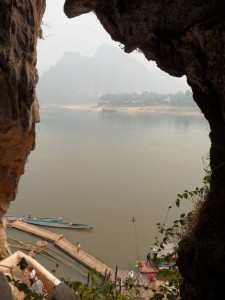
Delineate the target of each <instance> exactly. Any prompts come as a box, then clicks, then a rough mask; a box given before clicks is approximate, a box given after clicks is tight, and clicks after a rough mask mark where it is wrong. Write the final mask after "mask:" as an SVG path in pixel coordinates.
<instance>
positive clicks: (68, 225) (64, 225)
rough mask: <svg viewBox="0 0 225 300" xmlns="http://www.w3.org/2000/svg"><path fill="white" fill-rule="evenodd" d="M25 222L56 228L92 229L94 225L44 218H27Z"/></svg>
mask: <svg viewBox="0 0 225 300" xmlns="http://www.w3.org/2000/svg"><path fill="white" fill-rule="evenodd" d="M24 222H26V223H29V224H34V225H40V226H47V227H55V228H66V229H92V228H93V226H92V225H90V224H79V223H72V222H71V223H69V222H49V221H44V220H34V219H32V220H31V219H27V220H25V221H24Z"/></svg>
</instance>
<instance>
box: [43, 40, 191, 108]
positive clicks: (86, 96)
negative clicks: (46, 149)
mask: <svg viewBox="0 0 225 300" xmlns="http://www.w3.org/2000/svg"><path fill="white" fill-rule="evenodd" d="M140 55H141V54H140ZM74 70H75V71H74ZM157 73H160V75H159V74H157ZM176 89H177V90H176ZM187 89H188V88H187V85H186V83H185V82H184V81H183V80H180V81H179V82H178V79H176V78H173V77H170V76H169V75H168V74H166V73H164V72H159V71H152V72H150V71H149V70H148V69H147V68H146V67H145V66H144V65H143V64H141V63H140V62H139V61H137V60H136V59H135V58H133V57H132V56H131V55H127V54H125V53H124V52H123V51H122V50H121V51H120V50H119V49H117V48H116V47H114V46H111V45H108V44H104V45H102V46H100V47H99V48H98V49H97V51H96V53H95V55H94V56H93V57H86V56H82V55H81V54H80V53H79V52H64V54H63V57H62V59H61V60H60V61H58V62H57V63H56V64H55V65H54V66H51V67H50V68H49V70H48V71H46V72H44V73H43V75H42V76H41V78H40V80H39V83H38V85H37V95H38V98H39V101H40V103H41V104H80V103H93V102H97V101H98V100H99V97H100V96H101V95H103V94H106V93H114V94H116V93H118V94H119V93H131V92H136V93H142V92H143V91H148V92H151V91H152V92H158V93H168V92H173V91H174V92H176V91H179V90H181V91H185V90H187Z"/></svg>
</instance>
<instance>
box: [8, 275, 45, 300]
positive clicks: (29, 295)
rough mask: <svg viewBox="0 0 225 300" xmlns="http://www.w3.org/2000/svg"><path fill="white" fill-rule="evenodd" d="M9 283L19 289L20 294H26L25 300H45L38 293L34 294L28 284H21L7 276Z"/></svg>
mask: <svg viewBox="0 0 225 300" xmlns="http://www.w3.org/2000/svg"><path fill="white" fill-rule="evenodd" d="M6 278H7V280H8V282H9V283H11V284H12V285H14V286H15V287H17V288H18V290H19V291H20V292H24V294H25V297H24V300H43V299H44V298H43V296H42V295H39V294H37V293H33V292H32V291H31V289H30V288H29V287H28V286H27V284H26V283H23V282H20V281H19V280H15V279H12V278H11V277H10V276H8V275H7V276H6Z"/></svg>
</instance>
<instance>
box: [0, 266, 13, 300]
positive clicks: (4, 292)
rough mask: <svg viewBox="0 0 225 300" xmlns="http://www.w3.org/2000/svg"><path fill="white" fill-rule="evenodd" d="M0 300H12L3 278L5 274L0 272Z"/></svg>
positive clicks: (5, 280)
mask: <svg viewBox="0 0 225 300" xmlns="http://www.w3.org/2000/svg"><path fill="white" fill-rule="evenodd" d="M0 299H2V300H13V299H14V297H13V294H12V290H11V288H10V285H9V283H8V281H7V279H6V277H5V274H3V273H2V272H0Z"/></svg>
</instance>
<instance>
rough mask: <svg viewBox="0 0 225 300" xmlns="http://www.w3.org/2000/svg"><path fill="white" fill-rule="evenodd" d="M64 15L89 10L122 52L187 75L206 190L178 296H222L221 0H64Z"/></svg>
mask: <svg viewBox="0 0 225 300" xmlns="http://www.w3.org/2000/svg"><path fill="white" fill-rule="evenodd" d="M64 11H65V13H66V15H67V16H68V17H69V18H72V17H76V16H79V15H80V14H83V13H88V12H90V11H94V12H95V14H96V16H97V18H98V19H99V21H100V22H101V24H102V26H103V27H104V28H105V29H106V30H107V31H108V33H109V34H110V35H111V37H112V39H114V40H115V41H119V42H120V43H122V44H123V45H124V51H125V52H128V53H129V52H131V51H133V50H134V49H137V48H138V49H140V50H141V51H142V52H143V53H144V55H145V56H146V58H147V59H148V60H154V61H156V63H157V65H158V67H159V68H161V69H162V70H163V71H165V72H167V73H169V74H170V75H173V76H178V77H179V76H182V75H186V76H187V81H188V84H189V85H190V86H191V88H192V91H193V97H194V100H195V101H196V103H197V104H198V106H199V107H200V109H201V110H202V112H203V114H204V116H205V118H206V119H207V120H208V121H209V125H210V139H211V149H210V164H211V170H212V176H211V182H210V192H209V195H208V197H207V199H206V201H205V203H204V205H203V208H202V210H201V212H200V215H199V220H198V222H197V224H196V226H195V228H194V229H193V232H192V233H191V235H190V237H188V238H186V239H185V240H183V241H181V243H180V246H179V258H178V265H179V269H180V272H181V274H182V276H183V284H182V287H181V298H182V299H185V300H189V299H196V300H197V299H198V300H200V299H204V300H207V299H210V300H214V299H221V297H220V296H219V295H224V294H225V286H224V283H223V278H224V276H225V230H224V228H225V184H224V178H225V17H224V12H225V1H222V0H212V1H200V0H189V1H186V0H172V1H170V0H166V1H164V0H157V1H156V0H149V1H143V0H110V1H108V0H92V1H90V0H76V1H73V0H66V1H65V5H64Z"/></svg>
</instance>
